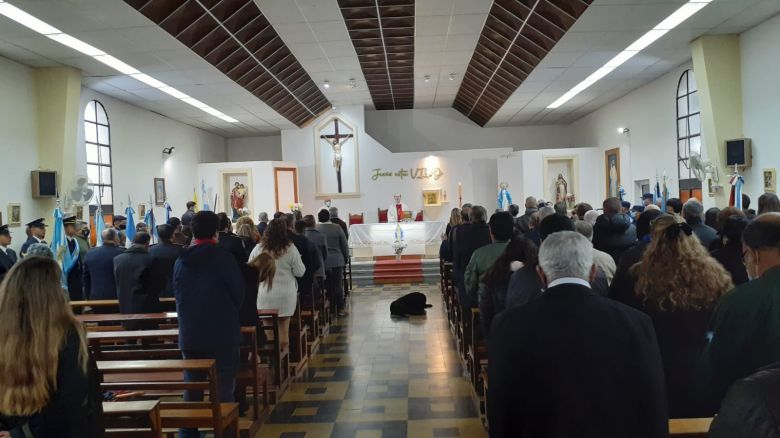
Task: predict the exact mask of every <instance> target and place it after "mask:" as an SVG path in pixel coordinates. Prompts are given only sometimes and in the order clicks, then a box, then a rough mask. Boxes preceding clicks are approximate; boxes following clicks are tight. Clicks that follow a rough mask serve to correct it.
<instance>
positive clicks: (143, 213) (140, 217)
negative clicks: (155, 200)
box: [138, 204, 146, 222]
mask: <svg viewBox="0 0 780 438" xmlns="http://www.w3.org/2000/svg"><path fill="white" fill-rule="evenodd" d="M145 216H146V204H138V220H139V221H140V222H143V220H144V217H145Z"/></svg>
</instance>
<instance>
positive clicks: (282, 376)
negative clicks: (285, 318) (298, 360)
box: [257, 309, 290, 404]
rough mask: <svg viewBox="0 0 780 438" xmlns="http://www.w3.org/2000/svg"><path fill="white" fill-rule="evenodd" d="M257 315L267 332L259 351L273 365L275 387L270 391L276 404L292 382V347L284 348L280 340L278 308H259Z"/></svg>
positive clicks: (261, 326) (271, 397) (272, 401)
mask: <svg viewBox="0 0 780 438" xmlns="http://www.w3.org/2000/svg"><path fill="white" fill-rule="evenodd" d="M257 317H258V318H259V319H260V321H261V325H260V328H261V329H262V330H264V331H265V332H266V336H265V339H267V340H268V341H266V342H265V344H263V345H261V346H259V347H258V350H257V352H258V354H259V355H260V357H261V358H264V359H266V363H268V364H270V366H271V371H272V373H273V383H274V388H273V389H271V390H270V391H269V397H270V399H271V404H276V401H277V400H278V399H279V398H280V397H281V394H282V393H283V392H284V391H285V390H286V389H287V386H288V385H289V383H290V347H289V346H285V347H284V348H282V345H281V343H280V342H279V311H278V310H276V309H269V310H258V311H257ZM269 335H270V336H269Z"/></svg>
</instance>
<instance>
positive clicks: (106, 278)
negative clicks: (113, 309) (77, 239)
mask: <svg viewBox="0 0 780 438" xmlns="http://www.w3.org/2000/svg"><path fill="white" fill-rule="evenodd" d="M101 237H102V238H103V245H102V246H98V247H96V248H92V249H90V250H89V252H87V257H86V258H85V259H84V289H85V291H86V293H87V298H88V299H90V300H115V299H117V297H116V281H115V280H114V258H115V257H116V256H118V255H119V254H122V253H123V252H124V248H120V247H119V232H118V231H117V230H115V229H113V228H108V229H106V230H103V234H102V236H101ZM93 310H97V311H99V310H100V308H95V309H93Z"/></svg>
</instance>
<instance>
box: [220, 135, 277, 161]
mask: <svg viewBox="0 0 780 438" xmlns="http://www.w3.org/2000/svg"><path fill="white" fill-rule="evenodd" d="M281 159H282V136H281V135H271V136H266V137H245V138H229V139H228V140H227V160H228V161H279V160H281Z"/></svg>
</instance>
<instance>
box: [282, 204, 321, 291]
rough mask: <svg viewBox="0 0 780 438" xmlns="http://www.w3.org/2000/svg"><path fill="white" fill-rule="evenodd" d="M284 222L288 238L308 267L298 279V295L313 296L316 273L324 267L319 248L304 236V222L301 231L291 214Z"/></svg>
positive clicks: (288, 214)
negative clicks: (296, 226)
mask: <svg viewBox="0 0 780 438" xmlns="http://www.w3.org/2000/svg"><path fill="white" fill-rule="evenodd" d="M284 220H285V222H287V237H289V238H290V240H292V243H293V245H295V249H297V250H298V252H299V253H300V254H301V261H303V265H304V266H305V267H306V271H305V272H304V273H303V276H302V277H300V278H298V295H301V294H307V296H308V295H311V293H312V290H313V289H312V288H313V286H314V273H315V272H316V271H317V270H318V269H320V268H321V267H322V259H320V257H319V254H318V253H317V247H315V246H314V244H313V243H312V242H311V241H310V240H309V239H307V238H306V236H305V235H304V231H305V230H304V228H305V224H304V222H303V221H300V222H301V225H300V226H299V229H296V228H295V216H293V215H292V214H291V213H286V214H285V215H284Z"/></svg>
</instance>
